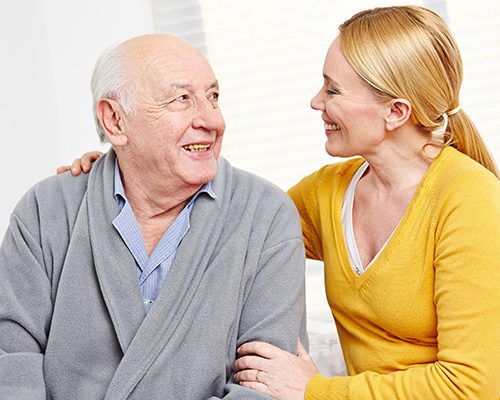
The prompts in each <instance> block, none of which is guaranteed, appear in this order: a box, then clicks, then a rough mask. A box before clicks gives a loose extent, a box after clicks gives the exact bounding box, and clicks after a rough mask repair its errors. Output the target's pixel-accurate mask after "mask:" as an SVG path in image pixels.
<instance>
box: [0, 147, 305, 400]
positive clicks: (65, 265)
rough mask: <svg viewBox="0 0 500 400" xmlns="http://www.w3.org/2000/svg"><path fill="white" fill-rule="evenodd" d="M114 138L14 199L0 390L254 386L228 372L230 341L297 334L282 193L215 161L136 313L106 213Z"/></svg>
mask: <svg viewBox="0 0 500 400" xmlns="http://www.w3.org/2000/svg"><path fill="white" fill-rule="evenodd" d="M114 159H115V155H114V153H113V152H112V151H111V152H109V153H108V154H107V155H106V156H104V157H101V158H100V159H99V160H98V161H97V162H96V163H95V165H94V167H93V169H92V172H91V173H90V175H85V174H82V175H80V176H79V177H76V178H74V177H71V175H70V174H68V173H67V174H63V175H59V176H54V177H51V178H49V179H46V180H44V181H42V182H40V183H39V184H37V185H36V186H34V187H33V188H32V189H31V190H30V191H28V193H27V194H26V195H25V196H24V197H23V199H22V200H21V201H20V202H19V204H18V205H17V207H16V208H15V210H14V212H13V213H12V216H11V221H10V226H9V229H8V231H7V233H6V235H5V238H4V241H3V244H2V247H1V249H0V399H16V400H23V399H46V398H47V399H57V400H79V399H82V400H91V399H110V400H111V399H138V400H139V399H140V400H154V399H172V400H181V399H188V400H189V399H193V400H194V399H216V398H225V399H262V398H266V397H265V396H263V395H260V394H258V393H256V392H253V391H250V390H248V389H245V388H243V387H240V386H238V385H236V384H234V383H233V381H232V369H231V365H232V363H233V361H234V360H235V356H236V349H237V347H238V346H239V345H241V344H242V343H244V342H247V341H250V340H263V341H267V342H270V343H273V344H275V345H277V346H280V347H282V348H284V349H287V350H289V351H294V350H295V345H296V339H297V336H299V335H301V336H302V337H303V338H304V335H305V322H304V321H305V307H304V251H303V244H302V237H301V230H300V223H299V220H298V215H297V212H296V210H295V207H294V206H293V204H292V202H291V200H290V199H289V198H288V197H287V196H286V195H285V194H284V193H283V192H281V191H280V190H279V189H277V188H276V187H274V186H273V185H271V184H269V183H267V182H266V181H264V180H262V179H260V178H258V177H256V176H253V175H251V174H249V173H246V172H243V171H241V170H238V169H236V168H233V167H231V165H230V164H229V163H228V162H227V161H225V160H223V159H220V160H219V169H218V173H217V177H216V178H215V180H214V182H213V188H214V191H215V193H216V194H217V196H218V197H217V199H215V200H214V199H211V198H209V197H208V196H200V197H199V198H198V200H197V201H196V203H195V205H194V208H193V210H192V214H191V228H190V230H189V232H188V234H187V235H186V237H185V238H184V239H183V241H182V243H181V245H180V248H179V250H178V253H177V256H176V259H175V261H174V264H173V266H172V269H171V271H170V273H169V275H168V276H167V279H166V281H165V284H164V286H163V288H162V289H161V292H160V294H159V296H158V298H157V300H156V302H155V305H154V306H153V308H152V309H151V311H150V312H149V313H148V314H147V316H146V315H145V313H144V308H143V304H142V300H141V294H140V290H139V284H138V277H137V272H136V265H135V262H134V259H133V257H132V255H131V254H130V252H129V250H128V249H127V247H126V246H125V244H124V243H123V241H122V239H121V237H120V235H119V234H118V233H117V231H116V230H115V229H114V227H113V225H112V223H111V221H112V220H113V219H114V217H115V216H116V215H117V214H118V213H119V209H118V206H117V204H116V201H115V199H114V197H113V174H114V169H113V167H114Z"/></svg>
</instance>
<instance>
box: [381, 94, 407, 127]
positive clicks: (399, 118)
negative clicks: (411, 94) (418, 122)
mask: <svg viewBox="0 0 500 400" xmlns="http://www.w3.org/2000/svg"><path fill="white" fill-rule="evenodd" d="M410 116H411V104H410V102H409V101H408V100H406V99H393V100H391V101H390V102H389V109H388V112H387V115H386V116H385V129H386V130H387V131H393V130H395V129H397V128H399V127H401V126H403V125H404V124H405V123H406V121H408V119H409V118H410Z"/></svg>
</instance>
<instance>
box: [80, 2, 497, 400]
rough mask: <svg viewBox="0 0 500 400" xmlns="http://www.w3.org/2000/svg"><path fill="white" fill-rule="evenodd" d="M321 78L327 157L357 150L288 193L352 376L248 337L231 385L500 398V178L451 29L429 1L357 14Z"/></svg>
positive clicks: (316, 393)
mask: <svg viewBox="0 0 500 400" xmlns="http://www.w3.org/2000/svg"><path fill="white" fill-rule="evenodd" d="M323 75H324V85H323V87H322V88H321V90H320V92H319V93H318V94H317V95H316V96H315V97H314V99H313V100H312V102H311V105H312V107H313V108H314V109H316V110H319V111H321V113H322V118H323V120H324V123H325V133H326V137H327V139H326V151H327V152H328V154H330V155H332V156H341V157H352V156H360V157H357V158H352V159H349V160H347V161H345V162H342V163H339V164H332V165H327V166H325V167H323V168H322V169H320V170H319V171H317V172H315V173H313V174H312V175H309V176H308V177H306V178H304V179H303V180H302V181H301V182H299V183H298V184H297V185H296V186H294V187H293V188H292V189H290V191H289V194H290V196H291V197H292V199H293V200H294V202H295V204H296V206H297V208H298V210H299V212H300V214H301V218H302V224H303V232H304V242H305V246H306V250H307V256H308V257H310V258H313V259H319V260H323V262H324V265H325V285H326V293H327V298H328V301H329V304H330V307H331V309H332V313H333V316H334V318H335V322H336V325H337V329H338V332H339V337H340V340H341V343H342V348H343V352H344V357H345V361H346V365H347V369H348V373H349V376H339V377H332V378H327V377H324V376H322V375H320V374H319V373H318V371H317V369H316V367H315V366H314V363H313V362H312V360H311V359H310V357H309V356H308V355H307V352H306V351H305V350H304V348H303V347H302V345H301V344H300V343H299V344H298V351H297V355H293V354H290V353H287V352H285V351H283V350H280V349H278V348H276V347H274V346H272V345H269V344H266V343H258V342H252V343H247V344H244V345H242V346H241V347H240V348H239V350H238V351H239V353H240V355H241V357H240V358H239V359H238V360H237V361H236V362H235V365H234V369H235V371H236V372H237V373H236V375H235V380H236V381H239V382H240V384H241V385H244V386H247V387H249V388H252V389H255V390H258V391H260V392H263V393H265V394H268V395H270V396H272V397H274V398H276V399H286V400H294V399H303V398H306V399H363V400H367V399H384V400H385V399H425V400H428V399H492V400H497V399H499V398H500V378H499V376H500V345H499V341H500V317H499V315H500V246H499V244H500V202H499V199H500V183H499V180H498V177H499V174H498V171H497V169H496V167H495V164H494V161H493V159H492V158H491V156H490V155H489V153H488V151H487V149H486V147H485V145H484V144H483V142H482V140H481V138H480V136H479V134H478V132H477V130H476V128H475V127H474V125H473V124H472V122H471V121H470V119H469V118H468V116H467V115H466V113H465V112H464V111H463V110H462V108H461V106H460V103H459V90H460V85H461V81H462V62H461V58H460V54H459V51H458V48H457V46H456V43H455V41H454V40H453V38H452V37H451V34H450V32H449V30H448V28H447V27H446V25H445V23H444V22H443V20H442V19H441V18H440V17H439V16H438V15H436V14H435V13H433V12H432V11H430V10H427V9H425V8H421V7H387V8H378V9H373V10H367V11H363V12H360V13H358V14H356V15H354V16H353V17H352V18H351V19H349V20H348V21H346V22H344V23H343V24H342V25H341V26H340V33H339V36H338V37H337V38H336V39H335V40H334V42H333V43H332V45H331V47H330V49H329V50H328V54H327V56H326V60H325V64H324V73H323ZM84 165H85V168H84V169H86V170H88V166H89V159H88V157H87V159H86V160H85V161H84ZM74 166H75V167H76V169H77V170H78V169H79V168H80V166H79V163H78V162H77V163H76V164H75V165H74Z"/></svg>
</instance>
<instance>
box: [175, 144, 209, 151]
mask: <svg viewBox="0 0 500 400" xmlns="http://www.w3.org/2000/svg"><path fill="white" fill-rule="evenodd" d="M210 146H211V145H210V144H187V145H185V146H182V148H183V149H184V150H186V151H189V152H191V153H203V152H205V151H208V150H209V149H210Z"/></svg>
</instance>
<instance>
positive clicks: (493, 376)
mask: <svg viewBox="0 0 500 400" xmlns="http://www.w3.org/2000/svg"><path fill="white" fill-rule="evenodd" d="M443 193H444V194H443ZM443 193H441V194H440V195H439V196H437V195H436V193H434V195H435V199H429V201H436V202H437V204H436V210H437V211H436V232H435V235H436V243H435V258H434V269H435V292H434V301H435V304H436V314H437V327H438V338H437V339H438V353H437V360H436V361H435V362H434V363H430V364H426V365H415V366H414V367H412V368H409V369H408V370H406V371H396V372H393V373H389V374H377V373H375V372H371V371H367V372H363V373H360V374H358V375H355V376H351V377H333V378H326V377H324V376H321V375H316V376H315V377H313V379H312V380H311V381H310V382H309V384H308V386H307V391H306V399H309V400H312V399H363V400H370V399H396V398H397V399H401V400H405V399H412V400H414V399H415V400H418V399H422V400H427V399H481V400H498V399H499V398H500V379H498V378H499V371H500V345H499V342H500V318H499V315H500V246H499V243H500V242H499V241H500V202H499V199H500V184H499V183H498V181H497V180H496V179H495V178H494V177H493V176H492V175H491V174H485V173H484V171H481V172H480V173H477V171H476V172H470V173H468V174H466V175H462V176H460V178H456V179H454V180H452V181H450V182H447V184H446V187H445V188H444V190H443Z"/></svg>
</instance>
